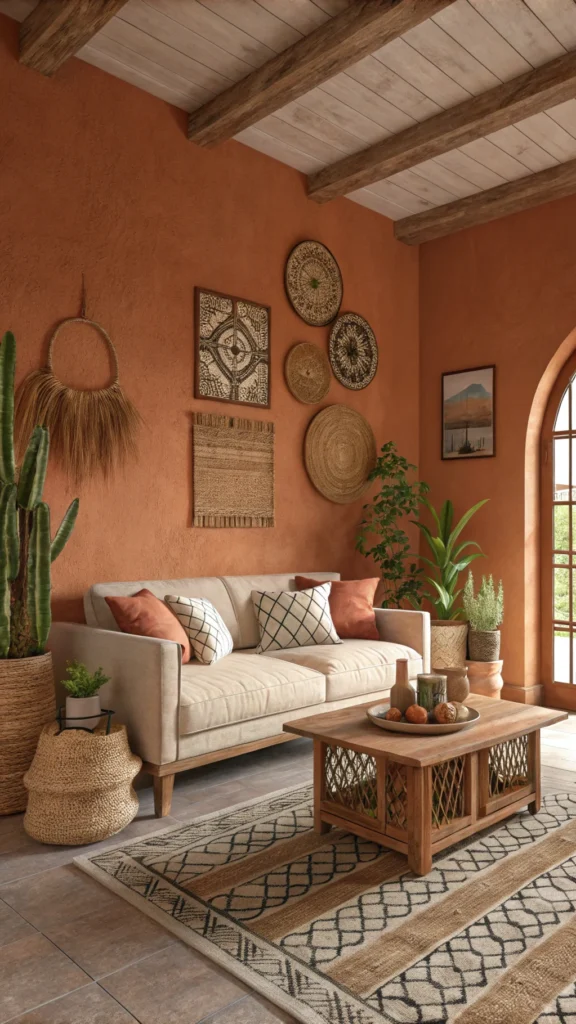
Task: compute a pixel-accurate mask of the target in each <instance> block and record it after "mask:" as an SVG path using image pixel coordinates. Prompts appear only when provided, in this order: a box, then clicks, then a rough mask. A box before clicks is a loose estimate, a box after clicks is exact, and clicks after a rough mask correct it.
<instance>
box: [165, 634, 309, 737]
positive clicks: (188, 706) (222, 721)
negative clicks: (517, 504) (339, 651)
mask: <svg viewBox="0 0 576 1024" xmlns="http://www.w3.org/2000/svg"><path fill="white" fill-rule="evenodd" d="M325 700H326V683H325V679H324V676H323V675H322V674H321V673H320V672H319V671H317V670H314V669H312V668H308V667H307V666H305V665H298V664H293V663H291V662H287V661H286V662H282V661H274V660H272V658H268V657H266V656H265V655H261V654H253V653H252V652H251V651H235V652H233V653H232V654H229V655H228V656H227V657H225V658H222V659H221V660H220V661H218V662H216V664H214V665H201V664H200V663H199V662H196V661H192V662H190V663H189V664H188V665H183V666H182V683H181V695H180V735H182V736H189V735H191V734H193V733H197V732H204V731H205V730H206V729H217V728H219V727H221V726H223V725H232V724H234V723H235V722H246V721H250V720H251V719H254V718H263V717H264V716H266V715H275V714H278V713H279V712H283V711H292V710H294V709H297V708H308V707H311V706H312V705H314V704H322V703H324V701H325ZM318 710H320V709H318Z"/></svg>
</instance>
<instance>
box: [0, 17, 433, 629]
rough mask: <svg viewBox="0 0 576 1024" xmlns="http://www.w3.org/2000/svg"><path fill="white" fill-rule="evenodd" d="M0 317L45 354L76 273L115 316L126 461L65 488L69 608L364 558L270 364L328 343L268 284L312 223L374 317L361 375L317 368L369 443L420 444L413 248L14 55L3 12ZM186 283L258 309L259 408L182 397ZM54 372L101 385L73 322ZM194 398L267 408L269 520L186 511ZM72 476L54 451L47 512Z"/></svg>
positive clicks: (66, 309)
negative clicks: (129, 450)
mask: <svg viewBox="0 0 576 1024" xmlns="http://www.w3.org/2000/svg"><path fill="white" fill-rule="evenodd" d="M0 95H2V116H1V117H0V237H1V239H2V244H1V245H0V284H1V291H0V295H1V300H0V301H1V312H2V315H1V318H0V330H4V329H6V328H8V327H9V328H11V329H12V330H14V332H15V333H16V337H17V340H18V346H19V347H18V375H19V378H21V377H22V376H23V375H24V374H25V373H27V372H28V371H29V370H30V369H32V368H34V367H37V366H39V365H41V364H42V363H43V362H44V360H45V356H46V345H47V340H48V336H49V334H50V332H51V330H52V329H53V326H54V324H55V323H56V322H57V321H58V320H60V319H62V318H63V317H65V316H70V315H73V314H75V312H76V310H77V309H78V305H79V293H80V281H81V273H82V271H83V272H84V273H85V275H86V283H87V291H88V315H91V316H93V317H94V318H95V319H97V320H98V321H100V322H101V323H102V324H103V325H104V326H105V327H106V329H107V330H108V331H109V333H110V334H111V337H112V339H113V341H114V342H115V344H116V346H117V349H118V355H119V360H120V379H121V382H122V384H123V386H124V387H125V389H126V392H127V393H128V395H129V396H130V398H131V399H132V400H133V401H134V403H135V404H136V406H137V408H138V409H139V411H140V413H141V415H142V416H143V418H144V420H145V427H144V429H143V430H142V434H141V439H140V458H139V461H138V463H136V464H132V465H129V466H127V467H126V470H125V471H124V472H123V473H121V474H119V475H118V476H117V477H116V478H115V479H114V480H113V481H112V482H110V483H104V482H103V481H102V480H94V481H92V482H90V483H88V484H86V485H85V486H83V487H82V488H81V490H80V492H79V493H80V499H81V511H80V516H79V519H78V524H77V527H76V531H75V535H74V537H73V538H72V540H71V542H70V544H69V546H68V548H67V549H66V551H65V552H64V553H63V554H62V555H61V556H60V559H59V560H58V562H57V563H55V567H54V612H55V615H56V616H57V617H59V618H81V617H82V611H81V601H80V598H81V594H82V593H83V591H84V590H85V589H86V588H87V587H88V586H89V585H90V584H91V583H92V582H94V581H98V580H114V579H134V578H136V579H138V578H155V577H165V576H168V577H170V576H186V575H194V576H198V575H204V574H219V573H247V572H274V571H284V570H291V569H295V570H313V569H322V568H330V569H335V570H339V571H340V572H342V573H343V574H344V575H345V576H348V577H352V576H355V575H359V576H367V575H370V574H371V572H372V571H373V570H372V567H371V565H370V564H369V563H368V562H367V561H366V560H365V559H363V558H362V557H361V556H359V555H357V554H356V553H355V551H354V537H355V533H356V527H357V523H358V521H359V518H360V512H361V505H362V502H361V501H360V502H357V503H355V504H354V505H350V506H337V505H333V504H331V503H330V502H328V501H326V499H324V498H323V497H322V496H321V495H319V494H318V493H317V492H316V491H315V490H314V488H313V487H312V485H311V484H310V482H309V481H308V478H307V476H306V472H305V469H304V465H303V460H302V445H303V439H304V433H305V429H306V426H307V424H308V422H309V420H310V418H311V417H312V415H313V414H314V412H315V411H316V409H315V408H314V407H312V408H311V407H309V406H304V405H301V404H300V403H298V402H297V401H296V400H295V399H294V398H293V397H292V396H291V395H290V393H289V392H288V390H287V388H286V385H285V383H284V379H283V364H284V359H285V356H286V353H287V351H288V349H289V348H290V347H291V346H292V345H293V344H295V343H296V342H297V341H302V340H305V341H313V342H316V343H318V344H320V345H321V346H322V347H324V348H325V349H326V348H327V340H328V330H327V329H317V328H310V327H307V326H306V324H304V323H303V322H302V321H301V320H300V319H299V318H298V317H297V316H296V314H295V313H294V312H293V310H292V308H291V306H290V305H289V303H288V301H287V299H286V296H285V294H284V286H283V268H284V261H285V258H286V256H287V254H288V252H289V251H290V249H291V247H292V246H293V245H294V244H295V243H296V242H297V241H299V240H301V239H303V238H317V239H319V240H321V241H322V242H324V243H325V244H326V245H328V247H329V248H330V249H331V250H332V251H333V252H334V254H335V255H336V257H337V259H338V261H339V263H340V267H341V270H342V274H343V278H344V302H343V307H342V308H343V309H351V310H356V311H358V312H359V313H361V314H362V315H363V316H365V317H366V318H367V319H368V320H369V321H370V323H371V324H372V326H373V328H374V330H375V332H376V336H377V338H378V341H379V345H380V362H379V368H378V373H377V375H376V377H375V379H374V381H373V382H372V384H371V385H370V386H369V387H368V388H367V389H366V390H365V391H361V392H359V393H354V392H352V391H348V390H346V389H345V388H343V387H341V386H340V385H339V384H338V383H337V381H336V380H333V382H332V386H331V389H330V393H329V395H328V397H327V399H326V400H325V402H324V403H323V404H329V403H332V402H345V403H346V404H348V405H350V406H352V407H354V408H356V409H359V410H360V411H361V412H362V413H363V414H364V415H365V416H366V417H367V418H368V420H369V421H370V423H371V425H372V427H373V430H374V432H375V435H376V440H377V443H378V445H380V444H382V443H383V442H384V441H385V440H388V439H393V440H395V441H397V443H398V445H399V447H400V450H401V451H402V452H403V453H404V454H405V455H406V456H407V457H408V458H410V459H411V460H412V461H414V462H417V461H418V394H417V389H418V253H417V251H416V250H414V249H411V248H409V247H407V246H403V245H401V244H399V243H397V242H395V240H394V238H393V234H392V226H391V224H390V222H388V221H387V220H386V219H385V218H383V217H381V216H379V215H378V214H375V213H373V212H371V211H369V210H366V209H364V208H362V207H360V206H358V205H357V204H354V203H352V202H350V201H348V200H344V199H342V200H337V201H336V202H334V203H332V204H329V205H327V206H318V205H316V204H315V203H312V202H310V201H309V200H308V199H307V198H306V192H305V179H304V177H303V175H301V174H299V173H298V172H296V171H294V170H292V169H291V168H289V167H286V166H284V165H282V164H280V163H278V162H276V161H274V160H271V159H269V158H268V157H266V156H263V155H261V154H260V153H257V152H255V151H253V150H251V149H249V148H247V147H245V146H243V145H240V144H239V143H236V142H230V143H227V144H226V145H224V146H221V147H219V148H217V149H215V150H213V151H206V150H202V149H199V148H195V147H194V146H193V145H192V144H191V143H190V142H188V141H187V139H186V130H185V129H186V116H185V114H184V113H183V112H182V111H179V110H176V109H175V108H173V107H171V106H169V105H168V104H166V103H163V102H162V101H160V100H157V99H155V98H154V97H152V96H149V95H147V94H146V93H144V92H142V91H140V90H138V89H136V88H134V87H133V86H130V85H127V84H126V83H124V82H121V81H119V80H118V79H115V78H113V77H112V76H109V75H107V74H105V73H103V72H101V71H99V70H98V69H96V68H93V67H91V66H89V65H88V64H85V63H82V62H81V61H78V60H72V61H70V62H69V63H68V64H67V65H66V66H65V67H63V68H62V69H61V71H59V72H58V74H57V75H56V76H55V77H54V78H53V79H46V78H43V77H42V76H41V75H38V74H36V73H35V72H33V71H30V70H28V69H26V68H24V67H21V66H20V65H18V63H17V25H16V24H15V22H13V21H11V20H9V19H7V18H5V17H0ZM194 285H202V286H204V287H208V288H214V289H216V290H218V291H222V292H228V293H230V294H233V295H239V296H242V297H246V298H250V299H254V300H256V301H259V302H262V303H266V304H269V305H270V306H271V307H272V408H271V409H270V410H258V409H254V411H253V412H252V410H250V411H249V412H247V411H246V409H245V407H240V406H233V405H230V404H224V403H216V402H207V401H197V400H194V399H193V289H194ZM55 368H56V370H57V372H58V373H59V374H60V375H61V376H62V377H63V379H65V380H66V382H67V383H69V384H72V385H80V386H84V387H85V386H87V385H89V384H90V385H92V386H101V385H102V384H103V383H105V381H106V378H107V362H106V355H105V351H104V348H103V347H102V345H101V343H100V342H99V340H98V339H97V337H96V335H94V336H92V335H91V334H89V333H88V331H87V330H86V331H85V332H84V333H83V334H82V335H80V334H78V333H72V329H70V334H68V335H67V336H64V337H63V338H62V339H59V343H58V350H57V353H56V358H55ZM193 409H196V410H201V409H203V410H205V411H210V412H215V413H218V412H221V413H225V414H228V415H230V414H234V413H235V412H238V413H241V414H242V415H251V416H252V415H253V416H254V417H255V418H262V419H271V420H273V421H274V422H275V424H276V460H277V461H276V508H277V517H276V521H277V525H276V527H275V528H274V529H269V530H252V529H235V530H218V531H215V530H209V529H193V528H192V526H191V511H192V510H191V487H192V439H191V413H192V411H193ZM74 493H75V492H74V488H73V487H70V486H69V484H68V482H67V481H66V480H65V479H63V477H62V475H61V473H60V472H59V470H58V467H57V466H54V465H52V466H51V469H50V475H49V482H48V486H47V488H46V496H47V500H48V501H50V503H51V505H52V511H53V518H54V521H55V522H56V521H58V520H59V517H60V515H61V513H62V511H63V510H64V508H65V506H66V504H67V502H68V501H69V500H70V497H71V496H72V495H73V494H74Z"/></svg>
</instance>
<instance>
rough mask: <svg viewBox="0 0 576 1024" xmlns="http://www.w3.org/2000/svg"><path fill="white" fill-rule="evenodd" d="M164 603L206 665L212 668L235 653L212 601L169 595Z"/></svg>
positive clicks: (198, 656)
mask: <svg viewBox="0 0 576 1024" xmlns="http://www.w3.org/2000/svg"><path fill="white" fill-rule="evenodd" d="M164 600H165V602H166V604H167V605H168V607H169V608H170V610H171V611H173V612H174V615H175V616H176V618H177V619H178V620H179V622H181V623H182V625H183V627H184V631H185V633H186V634H187V636H188V637H189V639H190V645H191V647H192V650H193V651H194V654H195V655H196V657H197V659H198V661H201V662H202V664H203V665H213V664H214V662H215V661H219V660H220V658H225V657H226V655H227V654H231V653H232V650H233V648H234V642H233V640H232V637H231V635H230V630H229V629H228V626H227V625H226V623H225V622H224V619H223V618H222V616H221V615H220V613H219V612H217V611H216V609H215V607H214V605H213V604H211V603H210V601H205V600H204V598H203V597H175V596H174V595H173V594H166V597H165V598H164Z"/></svg>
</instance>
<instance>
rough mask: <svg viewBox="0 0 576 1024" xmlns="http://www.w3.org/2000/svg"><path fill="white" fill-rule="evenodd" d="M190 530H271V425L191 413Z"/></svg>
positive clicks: (272, 464)
mask: <svg viewBox="0 0 576 1024" xmlns="http://www.w3.org/2000/svg"><path fill="white" fill-rule="evenodd" d="M193 423H194V445H193V460H194V473H193V476H194V498H193V508H194V520H193V521H194V526H216V527H224V526H274V424H273V423H264V422H262V421H261V420H245V419H238V418H237V417H235V416H215V415H212V414H211V413H200V412H198V413H194V417H193Z"/></svg>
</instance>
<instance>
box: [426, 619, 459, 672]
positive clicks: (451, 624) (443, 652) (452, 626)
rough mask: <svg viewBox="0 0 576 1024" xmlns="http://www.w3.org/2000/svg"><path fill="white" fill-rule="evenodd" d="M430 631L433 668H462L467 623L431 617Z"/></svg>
mask: <svg viewBox="0 0 576 1024" xmlns="http://www.w3.org/2000/svg"><path fill="white" fill-rule="evenodd" d="M430 632H431V648H432V650H431V663H432V665H434V668H440V669H442V668H463V667H464V665H465V664H466V638H467V636H468V623H467V622H455V621H453V620H445V619H432V627H431V631H430Z"/></svg>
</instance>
